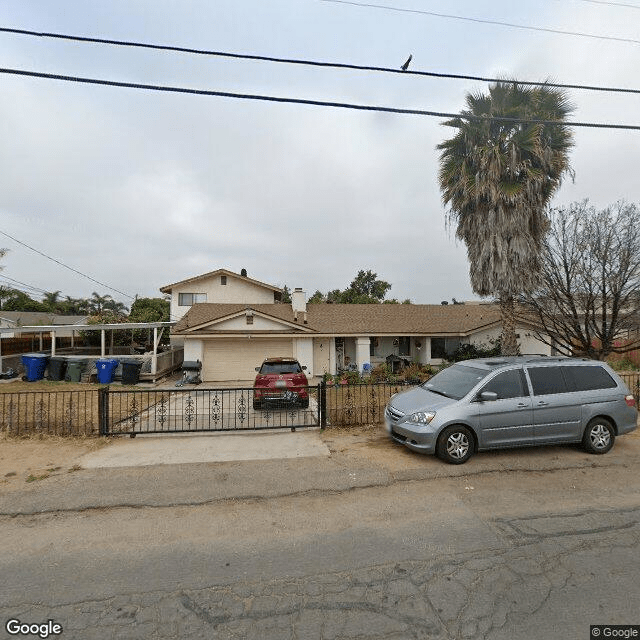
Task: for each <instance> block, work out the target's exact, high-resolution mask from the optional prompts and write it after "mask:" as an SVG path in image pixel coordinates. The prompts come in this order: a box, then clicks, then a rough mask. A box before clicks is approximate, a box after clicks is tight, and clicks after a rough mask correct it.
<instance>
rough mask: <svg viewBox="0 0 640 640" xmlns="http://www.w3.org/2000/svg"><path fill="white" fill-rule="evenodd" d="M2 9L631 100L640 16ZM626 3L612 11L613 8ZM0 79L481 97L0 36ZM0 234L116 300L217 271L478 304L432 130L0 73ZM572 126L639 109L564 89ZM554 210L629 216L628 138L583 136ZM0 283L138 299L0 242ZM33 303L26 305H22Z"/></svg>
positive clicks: (290, 93)
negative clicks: (578, 207) (622, 207)
mask: <svg viewBox="0 0 640 640" xmlns="http://www.w3.org/2000/svg"><path fill="white" fill-rule="evenodd" d="M378 4H381V5H382V4H384V5H387V6H390V7H396V8H405V9H415V10H420V11H430V12H435V13H446V14H450V15H457V16H465V17H467V18H474V19H480V20H491V21H498V22H507V23H511V24H519V25H528V26H531V27H538V28H543V29H554V30H564V31H572V32H583V33H587V34H594V35H600V36H608V37H615V38H629V39H635V40H636V42H635V43H633V42H619V41H614V40H605V39H594V38H586V37H578V36H572V35H562V34H555V33H548V32H543V31H534V30H524V29H518V28H514V27H506V26H500V25H491V24H485V23H482V22H472V21H464V20H457V19H452V18H445V17H437V16H431V15H424V14H420V13H411V12H398V11H391V10H383V9H380V8H374V7H361V6H353V5H349V4H338V3H333V2H323V1H321V0H269V1H268V2H266V1H265V0H213V1H211V0H189V1H188V2H185V1H184V0H153V2H152V1H151V0H146V1H143V0H110V1H109V2H87V1H86V0H77V1H72V0H57V1H56V2H51V1H50V0H42V1H35V0H33V1H30V0H4V1H3V2H2V3H1V4H0V26H4V27H13V28H21V29H28V30H37V31H43V32H59V33H67V34H74V35H82V36H90V37H99V38H107V39H117V40H135V41H144V42H152V43H156V44H166V45H177V46H182V47H192V48H199V49H210V50H218V51H229V52H237V53H249V54H258V55H266V56H276V57H288V58H301V59H312V60H323V61H332V62H346V63H353V64H359V65H371V66H380V67H400V66H401V65H402V63H403V62H404V61H405V60H406V58H407V57H408V55H409V54H410V53H411V54H413V62H412V66H411V68H412V69H414V70H421V71H434V72H445V73H455V74H468V75H479V76H491V77H493V76H500V77H507V76H508V77H515V78H520V79H526V80H535V81H542V80H545V79H549V78H551V79H553V80H555V81H557V82H563V83H571V84H589V85H602V86H620V87H631V88H640V80H639V79H638V73H637V70H638V69H639V68H640V44H639V43H638V38H640V34H639V32H638V29H637V26H638V24H640V1H639V0H626V2H625V3H624V4H627V5H629V4H631V5H634V4H635V5H637V6H638V8H631V7H629V6H619V5H616V3H615V2H612V3H609V4H607V3H604V2H603V3H597V2H595V0H591V1H588V0H522V1H521V2H517V3H514V2H505V1H502V0H496V1H493V2H471V1H470V0H458V1H455V0H380V1H379V3H378ZM620 4H622V3H620ZM0 57H1V63H0V67H3V68H15V69H24V70H30V71H38V72H45V73H54V74H64V75H70V76H84V77H91V78H101V79H108V80H117V81H124V82H135V83H145V84H157V85H171V86H180V87H191V88H199V89H207V90H216V91H228V92H238V93H249V94H265V95H273V96H283V97H296V98H309V99H317V100H328V101H337V102H353V103H362V104H377V105H384V106H393V107H406V108H414V109H425V110H433V111H441V112H458V111H460V110H461V109H462V108H463V107H464V98H465V95H466V93H467V92H471V91H480V90H485V91H486V88H487V85H486V84H483V83H481V82H474V81H461V80H448V79H434V78H424V77H418V76H410V75H404V76H401V75H394V74H383V73H371V72H361V71H347V70H338V69H320V68H313V67H300V66H292V65H284V64H273V63H268V62H255V61H246V60H244V61H243V60H230V59H226V58H220V57H210V56H198V55H190V54H184V53H175V52H161V51H149V50H136V49H129V48H117V47H112V46H105V45H99V44H81V43H75V42H63V41H57V40H51V39H43V38H35V37H28V36H22V35H11V34H6V33H0ZM0 83H1V84H0V86H1V88H2V94H1V95H2V100H0V230H1V231H3V232H4V233H6V234H9V235H11V236H13V237H14V238H16V239H18V240H20V241H21V242H23V243H26V244H28V245H30V246H32V247H34V248H36V249H38V250H39V251H41V252H43V253H45V254H48V255H49V256H51V257H53V258H55V259H57V260H59V261H61V262H63V263H65V264H67V265H68V266H70V267H73V268H74V269H77V270H78V271H80V272H82V273H84V274H87V275H88V276H91V277H92V278H94V279H96V280H99V281H101V282H103V283H105V284H107V285H109V286H110V287H113V289H116V290H118V291H119V292H123V293H124V294H127V295H129V296H134V295H136V294H138V295H142V296H159V295H160V293H159V291H158V289H159V287H161V286H163V285H165V284H169V283H172V282H175V281H178V280H181V279H183V278H187V277H190V276H194V275H197V274H200V273H204V272H207V271H211V270H214V269H217V268H227V269H231V270H232V271H236V272H239V271H240V269H242V268H246V269H247V271H248V274H249V276H250V277H253V278H256V279H258V280H261V281H265V282H268V283H270V284H274V285H277V286H283V285H285V284H286V285H288V286H289V287H291V288H293V287H298V286H299V287H303V288H304V289H305V290H306V291H307V293H308V295H311V294H312V293H313V292H314V291H315V290H316V289H320V290H322V291H327V290H330V289H335V288H344V287H346V286H347V285H348V284H349V282H350V281H351V280H352V279H353V277H354V275H355V274H356V273H357V271H358V270H359V269H372V270H373V271H375V272H376V273H377V274H378V276H379V277H380V278H382V279H384V280H387V281H388V282H390V283H391V284H392V289H391V291H390V294H389V296H390V297H396V298H399V299H405V298H410V299H411V300H412V302H415V303H439V302H440V301H441V300H445V299H447V300H451V298H452V297H455V298H456V299H458V300H465V299H467V300H469V299H473V298H475V296H474V294H473V293H472V291H471V287H470V284H469V276H468V263H467V259H466V250H465V248H464V246H463V245H460V244H459V243H457V242H456V240H455V238H454V234H453V232H452V231H450V230H447V228H446V224H445V210H444V207H443V205H442V201H441V197H440V192H439V189H438V184H437V168H438V153H437V151H436V145H437V144H438V143H440V142H441V141H442V140H443V139H445V138H446V137H449V136H450V135H451V134H452V131H451V130H450V129H448V128H447V127H443V126H442V119H439V118H433V117H422V116H411V115H391V114H382V113H365V112H359V111H349V110H344V109H330V108H324V107H313V106H300V105H292V104H276V103H265V102H253V101H245V100H236V99H228V98H219V97H211V96H195V95H179V94H170V93H157V92H149V91H140V90H134V89H126V88H109V87H104V86H90V85H83V84H71V83H67V82H60V81H53V80H46V79H34V78H26V77H16V76H11V75H5V74H0ZM570 95H571V98H572V100H573V102H574V104H575V105H576V112H575V114H574V116H573V119H574V120H578V121H594V122H611V123H627V124H640V108H639V107H640V96H639V95H632V94H628V95H625V94H614V93H594V92H587V91H577V90H576V91H572V92H571V94H570ZM575 145H576V146H575V150H574V151H573V153H572V165H573V168H574V170H575V181H574V182H572V181H571V180H567V181H566V182H565V183H564V185H563V186H562V187H561V189H560V191H559V192H558V195H557V196H556V198H555V201H554V202H555V204H556V205H563V204H568V203H570V202H572V201H574V200H581V199H584V198H589V199H590V200H591V201H592V202H593V203H594V204H595V205H597V206H606V205H607V204H609V203H613V202H615V201H616V200H618V199H625V200H627V201H634V202H640V131H627V132H625V131H615V130H592V129H578V130H577V131H576V134H575ZM0 247H5V248H7V249H9V253H8V254H7V256H6V257H5V258H4V260H2V264H3V265H4V270H3V271H2V273H1V274H0V283H2V284H12V283H13V282H12V281H7V280H6V278H13V279H14V280H19V281H21V282H23V283H26V284H27V285H30V286H32V287H35V288H36V289H38V290H44V291H53V290H61V291H62V295H63V296H66V295H69V296H72V297H89V296H90V295H91V292H93V291H98V292H99V293H101V294H104V293H109V294H111V295H113V296H114V298H116V299H117V300H121V301H123V302H125V304H127V306H128V305H129V304H130V303H131V299H130V298H127V297H126V296H124V295H122V294H121V293H118V292H117V291H114V290H112V289H107V288H106V287H103V286H101V285H98V284H96V283H95V282H92V281H91V280H88V279H86V278H84V277H82V276H80V275H78V274H76V273H72V272H71V271H69V270H67V269H65V268H63V267H62V266H59V265H57V264H55V263H54V262H52V261H50V260H48V259H46V258H45V257H42V256H41V255H39V254H37V253H34V252H33V251H31V250H29V249H27V248H26V247H24V246H22V245H20V244H18V243H17V242H15V241H14V240H12V239H10V238H7V237H6V236H2V235H0ZM28 291H29V292H30V293H33V294H34V297H36V298H38V295H37V294H36V293H35V292H34V291H33V290H31V289H30V290H28Z"/></svg>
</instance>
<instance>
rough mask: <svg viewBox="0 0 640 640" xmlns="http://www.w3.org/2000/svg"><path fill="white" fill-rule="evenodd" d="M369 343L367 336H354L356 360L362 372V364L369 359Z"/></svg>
mask: <svg viewBox="0 0 640 640" xmlns="http://www.w3.org/2000/svg"><path fill="white" fill-rule="evenodd" d="M370 343H371V339H370V338H369V337H368V336H367V337H366V338H363V337H360V338H356V362H357V364H358V371H360V373H362V365H363V364H366V363H367V362H369V360H371V357H370V356H369V345H370Z"/></svg>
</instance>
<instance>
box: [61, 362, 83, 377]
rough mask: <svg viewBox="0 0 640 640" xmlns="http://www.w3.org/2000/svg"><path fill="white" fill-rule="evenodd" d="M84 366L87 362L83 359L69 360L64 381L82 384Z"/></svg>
mask: <svg viewBox="0 0 640 640" xmlns="http://www.w3.org/2000/svg"><path fill="white" fill-rule="evenodd" d="M84 365H85V361H84V360H83V359H82V358H69V359H68V360H67V373H66V374H65V376H64V379H65V380H66V381H67V382H80V378H81V376H82V372H83V371H84Z"/></svg>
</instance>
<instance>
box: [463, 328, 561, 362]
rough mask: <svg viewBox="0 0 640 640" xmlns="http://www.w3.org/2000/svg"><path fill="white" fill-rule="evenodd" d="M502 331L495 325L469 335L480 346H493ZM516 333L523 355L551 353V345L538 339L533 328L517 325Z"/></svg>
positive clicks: (471, 340) (473, 342)
mask: <svg viewBox="0 0 640 640" xmlns="http://www.w3.org/2000/svg"><path fill="white" fill-rule="evenodd" d="M501 331H502V330H501V328H500V327H494V328H493V329H488V330H486V331H479V332H478V333H474V334H472V335H471V336H470V337H469V342H471V343H472V344H475V345H478V346H480V345H482V346H485V347H489V346H491V340H497V339H498V338H499V337H500V333H501ZM516 335H517V336H519V337H518V344H519V345H520V353H522V354H523V355H527V354H542V355H547V356H549V355H551V347H549V346H548V345H546V344H544V342H541V341H540V340H537V339H536V338H535V336H534V334H533V331H532V330H531V329H527V328H525V327H522V326H520V327H518V326H516Z"/></svg>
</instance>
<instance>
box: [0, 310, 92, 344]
mask: <svg viewBox="0 0 640 640" xmlns="http://www.w3.org/2000/svg"><path fill="white" fill-rule="evenodd" d="M77 324H87V316H61V315H58V314H55V313H48V312H46V311H0V328H11V327H35V326H52V325H56V326H57V325H61V326H62V325H77ZM73 333H74V329H73V328H72V327H69V329H60V330H56V335H57V336H58V337H60V338H62V337H65V338H66V337H69V336H71V335H72V334H73ZM3 335H4V337H9V335H10V334H3Z"/></svg>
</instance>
